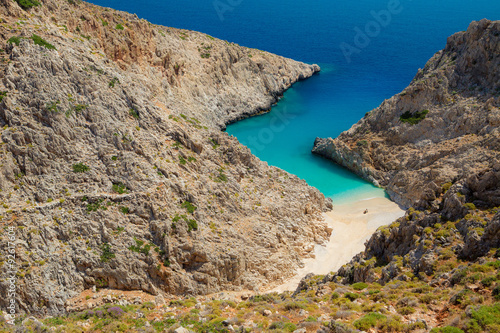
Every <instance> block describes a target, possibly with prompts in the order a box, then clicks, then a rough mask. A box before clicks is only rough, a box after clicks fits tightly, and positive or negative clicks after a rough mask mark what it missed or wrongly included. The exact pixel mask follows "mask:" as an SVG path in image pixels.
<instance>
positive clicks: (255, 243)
mask: <svg viewBox="0 0 500 333" xmlns="http://www.w3.org/2000/svg"><path fill="white" fill-rule="evenodd" d="M0 3H1V6H0V13H1V21H2V22H1V25H0V43H1V44H2V45H3V46H2V49H1V50H0V60H1V61H0V79H1V80H0V92H1V94H0V125H1V129H0V137H1V141H0V166H1V172H0V203H1V206H0V215H1V217H0V221H1V222H0V223H1V226H2V227H3V231H2V235H1V236H0V240H1V248H2V252H1V257H0V261H1V264H2V265H4V264H5V263H6V262H5V261H6V255H7V252H6V250H7V248H6V246H7V245H6V244H7V232H6V230H7V229H6V228H7V227H15V230H16V242H17V248H16V263H15V266H16V268H17V269H18V273H17V278H18V281H17V287H18V293H19V294H18V298H17V301H18V303H17V304H18V306H19V310H20V311H21V312H32V313H39V314H53V313H60V312H64V311H66V310H67V309H68V308H71V306H72V303H71V302H70V301H68V299H70V298H72V297H75V296H78V295H79V294H80V293H81V292H83V291H84V290H86V289H91V288H95V287H97V288H103V287H109V288H114V289H121V290H142V291H146V292H149V293H152V294H158V293H170V294H182V295H194V294H206V293H211V292H216V291H219V290H240V289H250V290H253V289H255V290H257V289H258V288H259V287H261V286H263V285H264V284H266V285H267V284H270V283H271V284H272V283H273V282H277V281H281V280H282V279H284V278H286V277H288V276H290V275H291V274H293V272H294V270H295V269H296V268H297V267H298V266H299V265H301V260H302V258H303V257H305V256H308V255H309V254H310V251H311V250H312V249H313V244H315V243H322V242H324V241H325V240H327V239H328V236H329V234H330V232H331V231H330V230H329V229H328V228H327V226H326V224H325V223H324V222H323V221H322V217H321V212H322V211H324V210H326V209H328V208H329V207H331V203H329V202H328V201H326V200H325V198H324V196H323V195H322V194H321V193H320V192H319V191H317V190H316V189H313V188H311V187H309V186H307V184H306V183H305V182H304V181H302V180H300V179H298V178H297V177H295V176H293V175H290V174H288V173H286V172H284V171H282V170H279V169H277V168H274V167H269V166H267V164H266V163H264V162H261V161H260V160H258V159H257V158H256V157H255V156H253V155H252V154H251V153H250V151H249V150H248V149H247V148H246V147H244V146H242V145H241V144H239V143H238V141H237V140H236V139H235V138H233V137H230V136H228V135H227V134H225V133H223V132H221V131H220V129H221V128H223V127H224V126H225V124H227V123H228V122H231V121H235V120H237V119H240V118H243V117H247V116H249V115H252V114H255V113H258V112H261V111H263V110H266V109H268V108H269V107H270V106H271V104H272V103H274V102H276V101H277V100H278V98H279V96H280V94H281V93H282V92H283V91H284V90H286V89H287V88H288V87H290V86H291V85H292V84H293V83H294V82H296V81H298V80H301V79H304V78H307V77H309V76H311V75H313V74H314V73H315V72H317V71H318V70H319V68H318V67H317V66H311V65H307V64H303V63H299V62H295V61H293V60H290V59H286V58H282V57H279V56H276V55H272V54H269V53H267V52H263V51H260V50H255V49H249V48H244V47H241V46H238V45H236V44H233V43H230V42H227V41H222V40H218V39H216V38H213V37H211V36H208V35H205V34H202V33H198V32H194V31H187V30H179V29H174V28H168V27H163V26H158V25H153V24H151V23H149V22H147V21H145V20H142V19H138V18H137V17H136V16H135V15H131V14H127V13H123V12H119V11H115V10H112V9H107V8H101V7H98V6H94V5H91V4H87V3H84V2H80V1H64V0H44V1H41V3H39V4H38V2H36V1H18V2H14V1H10V0H0ZM19 4H21V5H22V7H21V6H20V5H19ZM37 4H38V5H37ZM235 244H237V246H235ZM4 268H5V267H4ZM6 277H7V276H6V269H3V268H2V280H1V281H0V294H1V295H6V288H7V287H8V282H7V281H6V280H5V278H6ZM7 302H8V299H7V298H6V297H4V296H2V297H0V307H2V308H4V307H5V306H6V304H7Z"/></svg>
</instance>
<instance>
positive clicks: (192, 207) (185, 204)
mask: <svg viewBox="0 0 500 333" xmlns="http://www.w3.org/2000/svg"><path fill="white" fill-rule="evenodd" d="M181 207H182V208H185V209H186V210H187V212H188V213H189V214H193V213H194V211H195V210H196V209H197V207H196V206H195V205H193V204H192V203H191V202H189V201H184V202H183V203H182V204H181Z"/></svg>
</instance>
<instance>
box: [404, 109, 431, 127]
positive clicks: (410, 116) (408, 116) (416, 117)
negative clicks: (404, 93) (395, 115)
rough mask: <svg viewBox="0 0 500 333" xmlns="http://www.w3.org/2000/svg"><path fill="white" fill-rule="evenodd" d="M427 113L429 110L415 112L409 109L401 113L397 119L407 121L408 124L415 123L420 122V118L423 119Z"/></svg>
mask: <svg viewBox="0 0 500 333" xmlns="http://www.w3.org/2000/svg"><path fill="white" fill-rule="evenodd" d="M428 113H429V110H423V111H417V112H415V113H411V112H410V111H406V112H405V113H403V114H402V115H401V116H400V117H399V120H400V121H401V122H403V123H408V124H410V125H416V124H418V123H419V122H421V121H422V120H424V119H425V117H426V116H427V114H428Z"/></svg>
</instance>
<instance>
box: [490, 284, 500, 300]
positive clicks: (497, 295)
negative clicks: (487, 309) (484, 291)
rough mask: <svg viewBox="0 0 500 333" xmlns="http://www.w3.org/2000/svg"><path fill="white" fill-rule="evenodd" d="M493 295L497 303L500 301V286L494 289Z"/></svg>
mask: <svg viewBox="0 0 500 333" xmlns="http://www.w3.org/2000/svg"><path fill="white" fill-rule="evenodd" d="M491 295H492V296H493V297H495V299H496V300H497V301H500V285H498V286H496V287H495V289H493V292H492V293H491Z"/></svg>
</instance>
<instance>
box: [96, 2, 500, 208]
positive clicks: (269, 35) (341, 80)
mask: <svg viewBox="0 0 500 333" xmlns="http://www.w3.org/2000/svg"><path fill="white" fill-rule="evenodd" d="M91 2H93V3H95V4H98V5H101V6H106V7H112V8H115V9H120V10H124V11H128V12H131V13H136V14H137V15H138V16H139V17H140V18H145V19H147V20H149V21H151V22H153V23H157V24H162V25H166V26H172V27H176V28H183V29H190V30H197V31H201V32H205V33H207V34H209V35H212V36H214V37H217V38H221V39H225V40H228V41H231V42H235V43H238V44H240V45H244V46H248V47H252V48H257V49H262V50H266V51H270V52H273V53H276V54H279V55H282V56H286V57H290V58H293V59H296V60H301V61H304V62H307V63H317V64H319V65H320V66H321V68H322V72H321V73H320V74H319V75H316V76H314V77H313V78H311V79H308V80H306V81H303V82H300V83H298V84H296V85H294V86H293V88H292V89H290V90H289V91H287V92H286V93H285V95H284V97H283V99H282V100H281V101H280V102H279V103H278V104H277V106H275V107H274V108H273V110H272V111H271V112H270V113H268V114H266V115H262V116H258V117H254V118H250V119H246V120H243V121H241V122H238V123H236V124H233V125H230V126H229V127H228V129H227V132H228V133H230V134H232V135H234V136H236V137H237V138H238V139H239V140H240V141H241V142H242V143H244V144H247V145H248V146H249V147H250V149H252V152H253V153H254V154H256V155H257V156H258V157H259V158H261V159H262V160H264V161H267V162H268V163H269V164H271V165H275V166H278V167H280V168H283V169H285V170H287V171H289V172H291V173H293V174H296V175H298V176H299V177H301V178H303V179H305V180H306V181H307V182H308V183H309V184H310V185H312V186H315V187H317V188H318V189H320V190H321V191H322V192H323V193H324V194H325V195H327V196H330V197H332V198H333V199H334V200H335V201H336V202H340V201H352V200H355V199H363V198H368V197H374V196H383V195H384V192H383V191H382V190H380V189H377V188H375V187H374V186H372V185H370V184H368V183H366V182H365V181H363V180H361V179H359V178H358V177H356V176H355V175H353V174H351V173H350V172H348V171H346V170H344V169H342V168H340V167H338V166H336V165H334V164H333V163H331V162H329V161H326V160H323V159H321V158H319V157H317V156H313V155H312V154H311V152H310V151H311V148H312V145H313V143H314V139H315V137H318V136H319V137H335V136H337V135H338V134H339V133H340V132H342V131H344V130H346V129H349V127H350V126H351V125H352V124H353V123H355V122H357V121H358V119H359V118H361V117H362V116H363V115H364V114H365V113H366V112H367V111H370V110H371V109H373V108H375V107H377V106H378V105H379V104H380V103H381V102H382V101H383V100H384V99H386V98H389V97H391V96H392V95H394V94H396V93H398V92H400V91H402V90H403V89H404V88H405V87H406V86H407V85H408V84H409V83H410V81H411V80H412V78H413V76H414V75H415V73H416V72H417V70H418V68H422V67H423V66H424V65H425V63H426V61H427V60H428V59H429V58H430V57H431V56H432V55H433V54H434V53H435V52H437V51H438V50H440V49H442V48H444V46H445V44H446V38H447V37H448V36H449V35H451V34H453V33H455V32H457V31H461V30H466V29H467V26H468V25H469V23H470V22H471V21H473V20H480V19H483V18H488V19H491V20H495V19H496V20H498V19H500V1H498V0H474V1H466V0H440V1H436V0H418V1H417V0H414V1H411V0H315V1H305V0H300V1H299V0H251V1H250V0H215V1H214V0H189V1H187V0H180V1H168V0H142V1H137V0H93V1H91Z"/></svg>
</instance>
